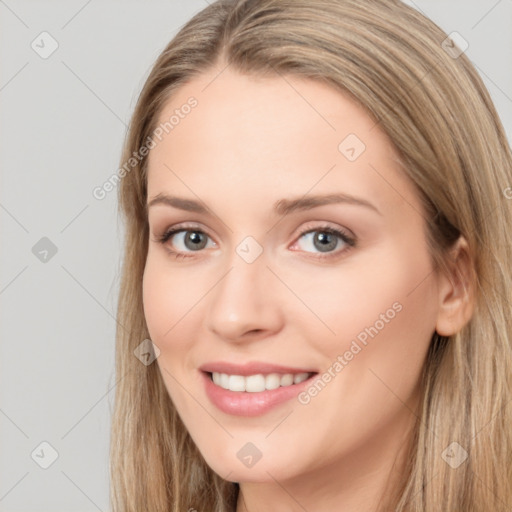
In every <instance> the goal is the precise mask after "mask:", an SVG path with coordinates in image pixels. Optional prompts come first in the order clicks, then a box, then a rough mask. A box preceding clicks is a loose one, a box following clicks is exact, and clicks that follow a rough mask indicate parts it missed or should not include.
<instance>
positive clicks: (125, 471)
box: [110, 0, 512, 512]
mask: <svg viewBox="0 0 512 512" xmlns="http://www.w3.org/2000/svg"><path fill="white" fill-rule="evenodd" d="M446 38H447V35H446V33H444V32H443V31H442V30H441V29H440V28H439V27H438V26H437V25H436V24H434V23H433V22H432V21H430V20H428V19H427V18H425V17H424V16H423V15H421V14H420V13H419V12H417V11H416V10H414V9H413V8H410V7H408V6H406V5H405V4H402V3H401V2H399V1H398V0H365V1H361V0H315V1H314V2H312V1H311V0H240V1H236V0H219V1H216V2H213V3H212V4H211V5H210V6H208V7H207V8H205V9H204V10H203V11H201V12H199V13H198V14H197V15H195V16H194V17H193V18H192V19H191V20H190V21H189V22H188V23H187V24H186V25H185V26H184V27H183V28H182V29H181V30H180V31H179V33H178V34H177V35H176V36H175V37H174V39H173V40H172V41H171V42H170V43H169V45H168V46H167V47H166V48H165V50H164V51H163V52H162V53H161V55H160V57H159V58H158V59H157V61H156V63H155V65H154V67H153V69H152V71H151V73H150V75H149V77H148V79H147V81H146V83H145V85H144V88H143V90H142V92H141V94H140V97H139V100H138V103H137V106H136V109H135V112H134V114H133V118H132V121H131V125H130V129H129V132H128V135H127V138H126V141H125V147H124V152H123V155H122V159H121V161H122V162H123V163H124V162H126V161H128V159H130V157H131V156H132V155H133V154H134V152H137V151H138V150H139V148H141V147H142V146H144V144H145V143H146V141H147V139H148V137H149V136H150V135H151V134H152V132H153V130H154V129H155V127H156V122H157V118H158V115H159V114H160V113H161V111H162V107H163V106H164V104H165V103H166V102H167V101H168V100H169V98H170V97H171V95H172V93H173V92H175V91H176V90H177V89H178V88H179V87H180V86H182V85H183V84H184V83H185V82H187V81H189V80H190V79H191V78H192V77H194V75H198V74H200V73H203V72H205V71H206V70H209V69H211V68H212V66H214V65H216V64H218V62H220V59H221V58H222V59H225V61H226V62H228V63H229V65H230V66H231V67H232V68H233V69H235V70H239V71H241V72H244V73H250V74H253V75H260V76H262V75H265V76H272V77H273V76H277V75H278V74H282V75H285V74H293V75H299V76H301V77H307V78H310V79H312V80H320V81H323V82H325V83H327V84H330V85H331V86H332V87H335V88H337V89H339V90H340V91H343V92H345V93H349V94H350V95H351V97H353V98H354V99H355V100H356V101H358V102H359V103H360V104H361V105H363V106H364V107H365V108H366V110H367V112H368V114H369V115H371V116H373V118H374V119H375V122H376V123H378V124H379V125H380V127H381V128H382V129H383V130H384V131H385V132H386V133H387V135H388V136H389V137H390V139H391V140H392V142H393V143H394V145H395V146H396V149H397V151H398V154H399V155H400V156H401V161H402V162H403V172H405V173H406V175H407V176H409V178H410V180H411V181H412V182H413V183H414V184H415V186H416V187H417V190H418V194H419V195H420V197H421V199H422V201H423V203H424V206H425V211H426V212H427V213H428V222H427V223H426V236H427V239H428V242H429V247H430V252H431V256H432V258H433V261H434V262H435V263H436V265H438V266H439V268H447V265H446V261H447V249H448V248H450V247H451V246H452V245H453V243H454V242H455V241H456V240H457V238H458V237H459V235H463V236H464V238H465V239H466V240H467V242H468V247H469V251H470V253H471V257H472V259H473V265H474V267H473V268H474V272H475V276H476V278H475V299H476V307H475V310H474V314H473V316H472V318H471V320H470V321H469V323H468V324H467V325H466V326H465V327H464V328H463V329H462V330H461V331H460V332H458V333H457V334H456V335H454V336H450V337H442V336H439V335H438V334H437V333H436V334H434V336H433V338H432V341H431V346H430V350H429V354H428V357H427V359H426V361H425V365H424V371H423V374H422V376H421V378H422V390H423V398H422V405H421V409H420V417H419V419H418V421H417V423H416V426H415V429H414V435H413V438H412V439H413V443H412V448H411V451H410V456H409V458H408V460H409V467H408V471H407V473H406V474H405V475H404V479H403V481H402V482H401V483H400V485H399V486H398V487H397V488H396V492H395V496H394V502H393V505H392V510H395V511H399V512H405V511H416V512H420V511H421V512H438V511H439V510H450V511H455V510H457V511H462V510H464V511H482V512H483V511H484V510H485V511H488V510H492V511H493V512H499V511H505V510H510V507H511V506H512V489H511V482H512V404H511V403H510V400H511V399H512V393H511V391H512V385H511V384H512V383H511V380H512V354H511V342H512V323H511V318H512V315H511V313H512V306H511V290H512V276H511V272H512V251H511V250H510V247H511V242H510V237H511V235H512V221H511V219H512V215H511V205H512V200H511V196H512V189H510V187H511V186H512V156H511V151H510V146H509V143H508V141H507V138H506V136H505V131H504V129H503V126H502V124H501V122H500V119H499V117H498V114H497V112H496V110H495V107H494V105H493V103H492V101H491V98H490V96H489V93H488V91H487V90H486V88H485V86H484V84H483V82H482V80H481V79H480V77H479V75H478V74H477V72H476V71H475V69H474V67H473V66H472V64H471V63H470V61H469V59H468V58H467V57H466V55H465V54H464V53H462V54H461V55H460V56H457V54H456V53H453V51H452V52H450V51H449V47H450V46H451V43H450V42H449V41H448V44H447V42H446V41H445V39H446ZM443 41H444V42H443ZM455 48H456V47H455ZM146 162H147V159H146V158H141V159H140V161H137V162H136V163H135V164H134V165H133V166H132V168H130V169H129V170H128V171H126V168H125V172H124V173H123V177H122V179H120V181H119V188H118V191H119V205H120V213H121V214H122V216H123V220H124V223H125V228H126V231H125V248H124V258H123V268H122V277H121V286H120V295H119V302H118V313H117V316H118V322H119V327H118V330H117V336H116V375H117V378H118V383H117V386H116V394H115V406H114V412H113V419H112V430H111V452H110V463H111V464H110V475H111V505H112V511H113V512H141V511H143V510H147V511H150V512H178V511H187V510H190V509H195V510H197V511H199V512H211V511H215V512H233V511H235V509H236V501H237V497H238V492H239V487H238V484H236V483H233V482H227V481H225V480H223V479H222V478H220V477H219V476H218V475H217V474H215V473H214V472H213V471H212V470H211V469H210V468H209V466H208V465H207V464H206V463H205V461H204V459H203V457H202V456H201V454H200V452H199V451H198V449H197V447H196V446H195V444H194V443H193V441H192V440H191V438H190V436H189V434H188V432H187V431H186V429H185V427H184V425H183V423H182V422H181V420H180V418H179V416H178V415H177V412H176V410H175V408H174V406H173V404H172V402H171V400H170V398H169V396H168V393H167V391H166V389H165V386H164V383H163V380H162V377H161V375H160V373H159V371H158V367H157V365H156V364H151V365H148V366H145V365H144V364H141V362H140V361H139V360H138V359H137V357H135V356H134V350H135V349H136V347H137V346H138V345H139V344H140V343H141V342H142V341H143V340H145V339H147V338H149V333H148V330H147V327H146V323H145V319H144V312H143V306H142V275H143V271H144V266H145V260H146V254H147V250H148V237H149V231H148V222H147V216H146V209H145V203H146V199H147V197H146V194H147V187H146V179H147V176H146V171H147V169H146ZM132 163H134V162H132ZM453 442H456V443H458V445H460V447H461V448H459V447H458V445H456V449H457V450H461V449H463V450H464V452H460V453H466V452H467V459H466V460H465V461H464V462H463V463H462V464H461V465H460V466H458V467H457V468H455V467H453V465H450V464H448V463H447V462H446V449H447V447H449V445H451V443H453ZM452 448H453V445H452ZM448 456H449V455H448Z"/></svg>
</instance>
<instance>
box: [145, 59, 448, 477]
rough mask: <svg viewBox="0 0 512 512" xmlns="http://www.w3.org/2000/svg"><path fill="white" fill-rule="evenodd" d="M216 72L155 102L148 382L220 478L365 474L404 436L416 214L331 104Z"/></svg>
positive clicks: (341, 103)
mask: <svg viewBox="0 0 512 512" xmlns="http://www.w3.org/2000/svg"><path fill="white" fill-rule="evenodd" d="M219 71H220V69H217V70H216V71H215V72H213V71H212V72H209V73H208V74H203V75H201V76H199V77H196V78H195V79H194V80H193V81H191V82H189V83H188V84H186V85H184V86H182V88H181V89H180V90H179V91H178V92H177V93H176V94H175V95H174V96H173V97H172V99H171V100H170V101H169V103H168V104H167V105H166V108H165V110H164V111H163V113H162V115H161V117H160V122H161V123H165V122H166V121H169V119H171V116H174V118H173V120H172V121H171V122H170V124H169V123H168V124H167V126H166V130H162V129H160V130H159V131H158V133H157V134H158V135H159V136H160V138H161V139H162V140H161V141H160V140H159V138H154V141H155V143H156V146H155V147H154V148H153V149H152V150H151V152H150V155H149V167H148V204H151V205H150V206H149V226H150V241H149V251H148V255H147V262H146V267H145V272H144V280H143V288H144V292H143V293H144V311H145V316H146V320H147V325H148V328H149V333H150V335H151V339H152V341H153V343H154V344H155V345H156V346H157V347H158V348H159V350H160V356H159V357H158V359H157V364H158V366H159V369H160V371H161V375H162V377H163V380H164V381H165V385H166V387H167V390H168V392H169V395H170V397H171V399H172V401H173V403H174V405H175V406H176V409H177V411H178V413H179V415H180V417H181V419H182V420H183V422H184V424H185V426H186V428H187V429H188V431H189V432H190V435H191V436H192V438H193V440H194V442H195V443H196V444H197V446H198V448H199V450H200V451H201V453H202V454H203V456H204V458H205V460H206V462H207V463H208V464H209V465H210V467H211V468H212V469H213V470H214V471H215V472H216V473H218V474H219V475H221V476H222V477H224V478H226V479H227V480H230V481H237V482H244V481H247V482H248V481H252V482H263V481H269V482H270V481H273V480H274V479H276V480H277V481H280V482H283V481H285V480H288V479H294V478H300V477H301V476H304V475H306V474H309V475H311V474H313V472H315V471H320V472H321V471H327V469H328V470H329V472H330V473H329V474H332V471H339V472H340V474H341V473H342V472H343V470H344V468H348V467H350V472H351V473H350V474H351V475H352V476H354V475H357V474H358V473H357V472H358V471H359V470H360V471H361V472H363V471H364V472H368V470H369V468H374V470H375V471H376V470H377V469H376V468H378V467H380V466H381V464H382V461H384V460H390V456H391V455H390V454H396V450H397V449H398V448H399V447H400V446H401V445H402V444H403V441H404V437H403V435H404V433H405V432H406V431H408V429H409V428H410V426H411V425H412V423H413V422H414V421H415V420H416V417H415V414H414V412H415V410H416V406H417V401H416V399H417V392H418V389H419V388H418V382H419V376H420V371H421V368H422V364H423V362H424V358H425V355H426V352H427V348H428V345H429V342H430V340H431V337H432V335H433V333H434V331H435V328H436V318H437V315H438V282H437V277H436V274H435V273H433V272H432V267H431V262H430V258H429V254H428V250H427V245H426V240H425V234H424V228H423V226H424V222H425V220H424V218H423V217H422V213H421V212H422V209H421V206H420V203H419V198H418V196H417V194H416V192H415V190H414V189H413V187H412V185H411V184H410V183H409V182H408V181H407V180H406V178H405V177H404V175H403V174H402V172H401V171H400V169H399V167H398V164H397V162H396V160H395V158H396V154H395V152H394V150H393V147H392V145H391V143H390V141H389V139H388V138H387V137H386V136H385V135H384V133H383V132H382V131H381V130H380V128H379V126H378V125H376V124H375V122H374V121H372V119H370V118H369V117H368V116H367V114H366V113H365V111H364V110H363V109H362V108H361V107H359V106H358V105H357V104H355V103H353V102H352V101H351V100H349V99H348V98H347V97H346V96H344V95H342V94H341V93H339V92H337V91H335V90H334V89H331V88H330V87H328V86H326V85H322V84H320V83H318V82H314V81H309V80H304V79H299V78H297V77H295V78H294V77H290V76H287V77H286V78H284V77H276V78H273V77H272V78H264V79H260V78H254V77H248V76H245V75H241V74H238V73H235V72H233V71H231V70H230V68H227V69H225V70H224V71H223V72H222V73H220V74H219ZM191 97H193V98H195V100H190V98H191ZM187 104H188V105H192V104H193V105H194V106H193V107H192V108H188V107H184V106H185V105H187ZM166 131H167V132H168V134H166V133H165V132H166ZM162 133H163V136H162ZM167 196H169V197H167ZM171 196H172V198H175V199H171V198H170V197H171ZM166 197H167V200H165V198H166ZM155 198H157V200H156V201H154V200H155ZM158 198H159V199H158ZM170 229H173V230H177V232H176V233H175V234H173V235H171V236H170V237H167V240H166V241H165V242H163V243H162V242H159V241H158V238H159V237H163V236H164V235H165V234H166V233H167V232H168V231H169V230H170ZM329 230H330V231H329ZM338 232H339V234H338ZM171 251H175V252H176V254H172V253H171ZM251 364H252V366H251ZM258 365H259V366H258ZM203 370H205V371H203ZM206 371H208V372H206ZM213 372H215V375H214V376H215V380H216V381H217V382H218V384H215V383H214V382H212V381H211V379H210V373H213ZM312 372H316V375H313V377H310V378H308V379H307V380H306V381H303V382H299V383H298V384H291V382H292V381H293V382H296V381H300V380H301V379H302V378H304V376H300V374H308V376H309V375H310V374H311V373H312ZM217 374H219V375H217ZM221 374H224V375H221ZM276 374H277V375H276ZM244 375H247V376H250V377H249V378H245V377H243V376H244ZM290 375H291V376H290ZM232 376H233V377H232ZM280 384H284V386H281V387H279V388H277V389H274V388H275V386H277V385H280ZM245 386H247V387H248V389H249V391H240V389H246V388H245ZM263 386H266V389H267V388H268V389H267V390H266V391H262V389H263ZM224 387H230V388H231V390H226V389H224ZM363 468H364V470H363ZM347 474H348V473H347ZM309 481H310V482H311V481H312V480H311V479H310V480H309Z"/></svg>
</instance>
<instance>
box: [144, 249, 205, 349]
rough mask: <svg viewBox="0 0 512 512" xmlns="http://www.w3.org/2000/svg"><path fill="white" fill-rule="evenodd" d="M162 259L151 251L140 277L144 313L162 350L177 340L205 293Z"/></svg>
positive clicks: (194, 282) (152, 335)
mask: <svg viewBox="0 0 512 512" xmlns="http://www.w3.org/2000/svg"><path fill="white" fill-rule="evenodd" d="M165 260H166V257H165V255H160V254H151V252H150V254H148V259H147V262H146V267H145V269H144V275H143V280H142V296H143V305H144V316H145V318H146V323H147V326H148V330H149V332H150V335H151V339H152V340H153V342H155V343H156V344H157V345H159V343H160V344H162V345H163V347H160V348H161V349H162V348H165V346H166V345H168V344H170V343H171V342H172V343H173V344H175V343H176V333H177V332H178V331H179V330H180V329H182V328H183V326H185V325H187V324H188V322H189V320H190V318H191V315H192V316H193V313H194V305H195V304H196V303H197V302H198V300H199V298H200V297H201V295H202V294H204V290H202V288H201V286H200V283H198V282H197V281H196V280H194V279H191V277H190V275H187V273H186V272H183V271H181V272H180V271H177V270H175V269H172V268H170V266H169V264H168V262H166V261H165ZM182 339H185V338H182Z"/></svg>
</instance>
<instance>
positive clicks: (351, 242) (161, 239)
mask: <svg viewBox="0 0 512 512" xmlns="http://www.w3.org/2000/svg"><path fill="white" fill-rule="evenodd" d="M182 231H192V232H195V233H201V234H203V235H206V236H208V237H209V235H208V233H205V232H204V231H203V230H201V229H199V228H197V227H194V226H192V227H190V226H178V227H176V228H171V229H169V230H167V231H165V232H164V233H163V234H162V235H159V236H157V237H156V238H155V241H156V242H158V243H160V244H162V245H165V244H166V243H167V241H168V240H169V239H170V238H171V237H172V236H173V235H175V234H176V233H181V232H182ZM315 231H317V232H319V233H328V234H331V235H335V236H337V237H339V238H340V239H341V240H342V241H343V242H344V243H345V244H346V245H347V247H346V248H345V249H341V250H338V251H336V252H331V253H326V254H324V255H320V256H314V258H316V259H319V260H325V259H329V258H334V257H336V256H339V255H340V254H345V253H346V252H348V251H349V250H350V249H352V248H353V247H355V246H356V239H355V238H353V237H351V236H349V235H348V234H347V233H346V232H344V231H342V230H339V229H335V228H332V227H331V226H326V225H323V226H317V227H315V228H309V229H305V230H303V231H302V232H301V233H299V235H298V237H297V240H299V239H300V238H302V237H303V236H304V235H307V234H308V233H312V232H313V233H314V232H315ZM210 238H211V237H210ZM166 250H167V252H168V253H169V254H170V255H171V256H172V257H173V258H175V259H186V258H193V257H194V255H193V253H194V252H201V251H191V253H189V254H187V253H181V252H178V251H175V250H173V249H170V248H169V247H166ZM320 254H321V253H320Z"/></svg>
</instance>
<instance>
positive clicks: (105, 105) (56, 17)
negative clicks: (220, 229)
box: [0, 0, 512, 512]
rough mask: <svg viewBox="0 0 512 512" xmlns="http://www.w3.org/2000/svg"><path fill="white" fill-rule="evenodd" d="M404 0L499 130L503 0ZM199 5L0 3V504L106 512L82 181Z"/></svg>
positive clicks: (106, 226)
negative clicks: (470, 75)
mask: <svg viewBox="0 0 512 512" xmlns="http://www.w3.org/2000/svg"><path fill="white" fill-rule="evenodd" d="M407 3H409V4H410V5H413V6H415V7H416V8H418V9H420V10H422V11H423V12H424V13H425V14H426V15H427V16H429V17H430V18H431V19H433V20H434V21H435V22H437V23H438V24H439V25H440V26H441V27H442V28H443V29H444V30H445V31H446V32H447V33H450V32H452V31H457V32H459V33H460V34H461V35H462V36H463V37H464V39H466V40H467V41H468V43H469V48H468V49H467V51H466V53H467V55H468V56H469V58H470V59H471V60H472V61H473V63H475V65H476V66H477V69H478V71H479V72H480V74H481V76H482V77H483V79H484V81H485V83H486V85H487V87H488V89H489V91H490V93H491V95H492V98H493V100H494V102H495V104H496V106H497V109H498V111H499V112H500V114H501V116H502V120H503V123H504V125H505V128H506V130H507V133H508V137H509V140H512V64H511V63H512V30H511V29H512V0H500V1H495V0H493V1H483V0H481V1H476V0H474V1H467V0H466V1H463V0H459V1H442V0H438V1H433V0H432V1H426V0H414V2H411V1H408V2H407ZM205 6H206V0H186V1H185V0H181V1H176V0H167V1H165V2H164V1H157V0H152V1H151V2H148V1H142V0H138V1H134V0H131V1H128V0H123V1H121V0H119V1H112V0H109V1H107V0H103V1H101V2H100V1H99V0H89V1H86V0H72V1H70V0H67V1H61V2H56V1H45V2H43V1H40V0H39V1H37V0H33V1H20V0H18V1H15V0H5V1H3V0H0V38H1V43H0V51H1V59H2V66H1V68H0V108H1V113H2V123H1V127H0V145H1V152H0V168H1V171H2V172H1V178H0V179H1V183H0V191H1V195H0V227H1V248H2V251H1V267H0V312H1V323H0V328H1V335H2V338H1V341H2V343H1V345H0V351H1V352H0V364H1V366H0V378H1V386H0V432H1V436H0V440H1V444H0V453H1V457H0V511H4V512H15V511H16V512H21V511H23V512H27V511H38V512H42V511H52V512H61V511H66V512H85V511H95V510H102V511H107V510H108V509H109V507H108V486H109V482H108V443H109V422H110V411H111V408H112V405H113V398H114V387H115V383H116V377H115V375H114V333H115V326H116V322H115V319H114V316H115V309H116V304H117V291H118V285H119V271H120V258H121V242H122V226H121V224H120V223H118V220H117V213H116V206H117V205H116V194H117V192H116V191H114V192H111V193H110V194H108V195H107V197H106V198H105V199H103V200H101V201H100V200H97V199H95V198H94V197H93V195H92V190H93V189H94V188H95V187H96V186H101V185H102V184H103V182H104V181H105V180H106V179H108V177H110V176H111V175H112V174H113V173H115V171H116V169H117V168H118V164H119V157H120V151H121V144H122V141H123V138H124V134H125V130H126V124H127V123H128V120H129V116H130V114H131V112H132V109H133V107H134V104H135V101H136V98H137V94H138V92H139V90H140V88H141V86H142V83H143V81H144V78H145V77H146V76H147V73H148V71H149V68H150V66H151V64H152V62H153V61H154V59H155V58H156V57H157V55H158V54H159V52H160V51H161V50H162V49H163V47H164V46H165V45H166V44H167V42H168V41H169V40H170V39H171V38H172V36H173V35H174V34H175V33H176V31H177V30H178V28H179V27H180V26H181V25H182V24H183V23H184V22H185V21H186V20H188V19H189V18H190V17H191V16H192V15H193V14H195V13H196V12H197V11H199V10H201V9H202V8H203V7H205ZM44 31H46V32H48V33H49V34H50V35H51V37H50V36H40V34H41V33H42V32H44ZM52 40H55V41H56V43H57V44H58V48H57V50H56V51H55V52H54V53H53V54H52V55H50V56H48V57H47V58H42V57H41V53H42V54H43V55H44V52H49V50H50V49H51V44H56V43H52ZM33 42H34V43H33ZM32 44H33V45H34V46H35V48H36V49H37V51H36V49H33V48H32V47H31V45H32ZM38 52H39V53H38ZM44 237H46V238H47V239H49V241H51V242H49V241H48V240H42V241H41V239H42V238H44ZM34 247H35V249H33V248H34ZM51 247H54V251H55V249H56V251H57V252H56V253H55V254H53V253H52V249H51ZM45 250H46V251H48V252H47V253H45V252H44V251H45ZM42 442H47V443H49V444H50V445H51V446H52V447H53V448H54V449H55V450H56V453H57V454H58V457H57V458H56V460H55V461H54V462H53V463H52V464H51V465H50V466H49V467H48V468H47V469H43V468H42V467H41V464H43V465H45V464H49V463H51V462H52V460H53V459H52V449H51V448H49V447H47V446H46V445H42V446H41V443H42Z"/></svg>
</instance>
